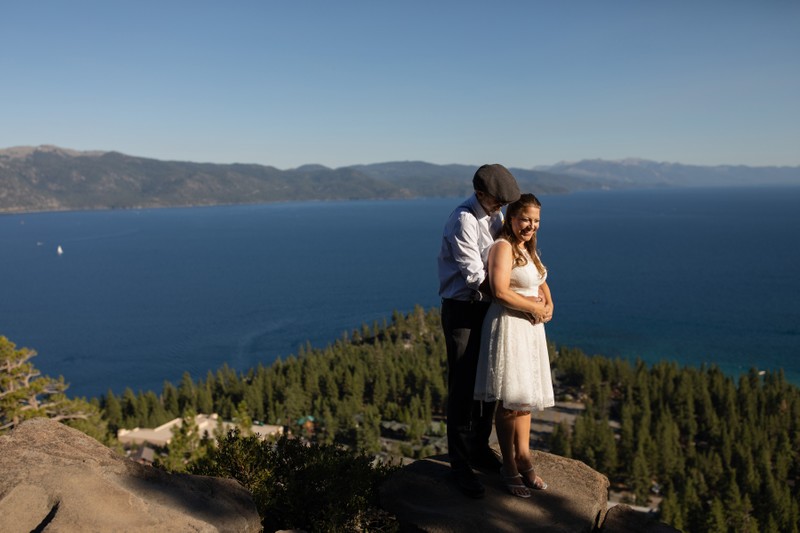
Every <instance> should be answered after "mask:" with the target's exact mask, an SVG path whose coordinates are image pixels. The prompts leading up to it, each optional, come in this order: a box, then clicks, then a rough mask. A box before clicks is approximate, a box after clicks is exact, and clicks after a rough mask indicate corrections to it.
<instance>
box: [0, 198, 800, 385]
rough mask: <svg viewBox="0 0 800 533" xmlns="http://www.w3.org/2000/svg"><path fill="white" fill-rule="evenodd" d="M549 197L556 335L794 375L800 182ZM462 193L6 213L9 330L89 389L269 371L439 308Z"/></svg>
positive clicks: (50, 370)
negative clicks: (450, 230)
mask: <svg viewBox="0 0 800 533" xmlns="http://www.w3.org/2000/svg"><path fill="white" fill-rule="evenodd" d="M541 199H542V202H543V204H544V206H543V210H542V226H541V229H540V234H539V246H540V249H541V253H542V259H543V261H544V263H545V264H546V265H547V267H548V268H549V270H550V273H549V277H548V281H549V284H550V287H551V290H552V292H553V297H554V300H555V304H556V312H555V317H554V319H553V321H552V322H551V323H550V324H548V326H547V332H548V337H549V338H550V339H552V340H554V341H555V342H556V343H557V344H559V345H567V346H577V347H580V348H583V349H584V350H585V351H587V352H588V353H600V354H604V355H609V356H621V357H626V358H635V357H641V358H642V359H644V360H646V361H648V362H654V361H657V360H660V359H670V360H674V361H677V362H678V363H679V364H681V365H690V364H691V365H696V364H701V363H703V362H706V363H712V362H713V363H716V364H718V365H719V366H721V367H722V368H723V369H724V370H725V371H726V372H728V373H731V374H738V373H741V372H744V371H746V370H747V369H749V368H750V367H757V368H760V369H777V368H783V369H784V371H785V373H786V376H787V378H788V379H789V380H790V381H792V382H794V383H796V384H800V357H798V356H799V355H800V250H799V249H798V247H797V246H796V241H797V237H796V234H797V232H798V230H800V215H799V214H798V211H800V210H798V209H797V205H798V204H800V187H774V188H771V187H763V188H732V189H663V190H657V191H652V190H650V191H641V190H640V191H596V192H584V193H577V194H569V195H548V196H543V197H542V198H541ZM459 202H460V199H453V198H450V199H424V200H411V201H358V202H305V203H286V204H269V205H256V206H234V207H212V208H189V209H149V210H132V211H95V212H67V213H37V214H24V215H6V216H0V250H2V252H0V253H1V254H2V255H1V256H0V335H4V336H6V337H8V338H9V339H10V340H11V341H13V342H14V343H16V344H17V345H18V346H26V347H30V348H32V349H34V350H36V351H37V352H38V354H39V355H38V356H37V357H36V358H34V359H33V363H34V365H35V366H36V367H37V368H38V369H40V370H41V371H42V373H43V374H46V375H51V376H58V375H63V376H64V378H65V380H66V381H67V382H69V383H70V384H71V386H70V389H69V392H70V393H71V394H73V395H81V396H98V395H100V394H103V393H105V392H106V391H107V390H108V389H109V388H111V389H112V390H114V392H116V393H121V392H122V390H124V388H125V387H131V388H133V389H134V390H150V389H152V390H156V391H159V390H160V389H161V386H162V385H163V382H164V381H165V380H169V381H173V382H177V381H178V380H179V379H180V377H181V375H182V373H183V372H184V371H189V372H190V373H191V374H192V376H193V377H201V376H205V374H206V372H208V371H209V370H211V371H214V370H216V369H217V368H219V367H220V366H221V365H222V364H223V363H227V364H228V365H230V366H232V367H233V368H236V369H238V370H245V369H247V368H249V367H252V366H255V365H257V364H259V363H263V364H269V363H271V362H272V361H274V360H275V358H276V357H278V356H282V357H285V356H287V355H290V354H294V353H297V350H298V348H299V347H300V346H301V345H304V344H305V343H306V341H308V342H310V343H311V344H312V345H313V346H315V347H324V346H325V345H326V344H328V343H330V342H332V341H334V340H335V339H336V338H339V337H340V336H341V335H342V334H343V333H344V332H349V331H352V330H353V329H357V328H360V326H361V324H363V323H368V324H372V323H373V322H375V321H377V322H379V323H381V322H382V321H383V320H384V319H387V320H388V319H389V318H390V317H391V314H392V312H393V311H394V310H398V311H401V312H407V311H410V310H411V309H413V307H414V306H415V305H416V304H419V305H421V306H423V307H425V308H431V307H435V306H438V303H439V299H438V296H437V294H436V292H437V280H436V254H437V252H438V247H439V241H440V238H441V230H442V226H443V224H444V221H445V219H446V217H447V215H448V214H449V213H450V211H451V210H452V209H453V207H455V205H456V204H457V203H459ZM58 246H61V247H62V249H63V254H61V255H59V254H57V252H56V250H57V247H58Z"/></svg>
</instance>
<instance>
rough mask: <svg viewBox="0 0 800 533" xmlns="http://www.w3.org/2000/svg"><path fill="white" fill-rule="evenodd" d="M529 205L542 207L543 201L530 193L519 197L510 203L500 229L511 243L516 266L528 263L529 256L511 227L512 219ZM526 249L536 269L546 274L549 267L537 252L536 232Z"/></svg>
mask: <svg viewBox="0 0 800 533" xmlns="http://www.w3.org/2000/svg"><path fill="white" fill-rule="evenodd" d="M528 207H538V208H539V209H541V208H542V203H541V202H540V201H539V199H538V198H536V196H534V195H533V194H530V193H525V194H523V195H522V196H520V197H519V200H517V201H516V202H513V203H511V204H508V207H507V208H506V217H505V220H504V221H503V228H502V229H501V230H500V237H502V238H503V239H505V240H507V241H508V242H510V243H511V252H512V253H513V254H514V255H513V257H514V266H515V267H519V266H524V265H526V264H527V263H528V258H527V257H525V255H524V254H523V253H522V252H520V250H519V246H518V245H519V244H520V240H519V239H517V236H516V235H514V230H513V229H512V227H511V219H512V218H513V217H515V216H518V215H519V213H520V211H523V210H525V209H527V208H528ZM525 249H526V250H527V251H528V255H530V256H531V258H532V259H533V264H534V265H535V266H536V270H538V271H539V274H541V275H542V276H544V273H545V272H546V271H547V269H546V268H545V267H544V265H543V264H542V260H541V259H539V254H538V253H537V252H536V233H534V234H533V237H532V238H531V240H529V241H528V242H526V243H525Z"/></svg>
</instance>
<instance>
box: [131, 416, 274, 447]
mask: <svg viewBox="0 0 800 533" xmlns="http://www.w3.org/2000/svg"><path fill="white" fill-rule="evenodd" d="M194 422H195V424H196V425H197V430H198V433H199V434H200V435H201V436H202V435H205V436H206V437H208V438H213V437H214V436H215V434H216V431H217V428H221V430H222V431H223V432H227V431H228V430H229V429H233V428H234V427H236V424H234V423H232V422H224V421H222V420H221V419H220V418H219V416H218V415H217V414H216V413H214V414H210V415H204V414H199V415H197V416H195V417H194ZM182 424H183V419H182V418H175V419H173V420H170V421H169V422H167V423H166V424H161V425H160V426H158V427H157V428H152V429H150V428H133V429H120V430H118V431H117V439H119V442H120V443H121V444H123V445H125V446H135V445H139V444H151V445H153V446H161V447H163V446H167V445H168V444H169V441H170V440H171V439H172V430H173V428H176V427H180V426H181V425H182ZM250 430H251V431H252V432H253V434H254V435H258V436H260V437H267V436H269V435H281V434H283V426H272V425H267V424H261V425H254V426H252V427H251V428H250Z"/></svg>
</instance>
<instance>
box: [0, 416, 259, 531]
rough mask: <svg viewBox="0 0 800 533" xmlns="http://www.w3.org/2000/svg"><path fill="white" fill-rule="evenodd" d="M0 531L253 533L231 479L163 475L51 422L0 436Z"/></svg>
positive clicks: (255, 526) (253, 515) (245, 501)
mask: <svg viewBox="0 0 800 533" xmlns="http://www.w3.org/2000/svg"><path fill="white" fill-rule="evenodd" d="M0 472H2V476H0V531H3V532H6V533H11V532H17V531H19V532H23V531H24V532H28V531H34V530H36V531H44V530H46V531H59V532H71V531H76V532H77V531H81V532H83V531H171V532H182V531H186V532H189V531H192V532H214V531H231V532H249V531H253V532H256V531H261V520H260V518H259V516H258V512H257V511H256V507H255V505H254V503H253V500H252V498H251V496H250V494H249V493H248V492H247V491H246V490H245V489H244V488H243V487H242V486H241V485H240V484H239V483H237V482H236V481H233V480H228V479H218V478H210V477H203V476H190V475H183V474H168V473H166V472H163V471H161V470H158V469H155V468H152V467H147V466H143V465H140V464H137V463H135V462H133V461H131V460H128V459H125V458H124V457H121V456H119V455H117V454H116V453H115V452H113V451H112V450H110V449H109V448H107V447H105V446H103V445H102V444H100V443H98V442H97V441H95V440H94V439H92V438H91V437H88V436H87V435H85V434H83V433H81V432H80V431H77V430H75V429H72V428H69V427H67V426H64V425H63V424H60V423H58V422H53V421H51V420H47V419H43V418H38V419H33V420H29V421H26V422H23V423H22V424H20V425H19V426H18V427H17V428H16V429H15V430H14V431H12V432H11V433H10V434H8V435H4V436H0Z"/></svg>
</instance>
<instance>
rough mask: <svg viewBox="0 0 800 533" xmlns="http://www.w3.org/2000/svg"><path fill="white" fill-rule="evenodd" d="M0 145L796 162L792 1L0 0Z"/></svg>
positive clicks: (797, 38) (152, 151)
mask: <svg viewBox="0 0 800 533" xmlns="http://www.w3.org/2000/svg"><path fill="white" fill-rule="evenodd" d="M4 4H5V5H4V6H3V7H2V10H0V76H2V82H1V83H0V148H8V147H11V146H21V145H39V144H55V145H58V146H62V147H66V148H73V149H77V150H116V151H120V152H123V153H127V154H130V155H136V156H142V157H152V158H157V159H168V160H185V161H204V162H215V163H232V162H239V163H258V164H265V165H272V166H275V167H278V168H282V169H286V168H293V167H296V166H299V165H302V164H306V163H318V164H323V165H327V166H330V167H340V166H346V165H351V164H360V163H376V162H384V161H405V160H421V161H428V162H431V163H438V164H447V163H462V164H474V165H478V164H482V163H485V162H500V163H504V164H505V165H507V166H513V167H521V168H531V167H534V166H538V165H549V164H553V163H556V162H558V161H576V160H580V159H590V158H603V159H622V158H627V157H637V158H644V159H652V160H655V161H668V162H680V163H689V164H701V165H715V164H746V165H800V30H798V28H800V2H798V1H796V0H761V1H756V0H753V1H746V2H745V1H737V0H726V1H688V0H687V1H681V0H674V1H669V2H668V1H661V2H653V1H600V0H594V1H559V0H553V1H549V2H539V1H527V2H502V1H497V2H469V1H459V2H450V1H446V2H445V1H442V2H436V1H433V0H428V1H425V2H417V1H413V0H404V1H403V2H383V1H379V0H373V1H353V2H348V1H341V2H331V1H319V2H312V1H307V2H306V1H300V0H298V1H292V2H286V1H283V2H270V1H259V2H218V1H217V2H210V1H191V2H188V1H186V2H179V1H169V0H162V1H159V2H151V1H143V0H138V1H136V2H132V1H129V2H122V1H119V2H116V1H114V2H109V1H107V0H104V1H97V2H89V1H81V0H70V1H60V0H59V1H56V0H51V1H35V2H5V3H4Z"/></svg>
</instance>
